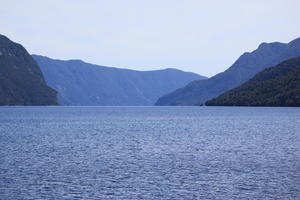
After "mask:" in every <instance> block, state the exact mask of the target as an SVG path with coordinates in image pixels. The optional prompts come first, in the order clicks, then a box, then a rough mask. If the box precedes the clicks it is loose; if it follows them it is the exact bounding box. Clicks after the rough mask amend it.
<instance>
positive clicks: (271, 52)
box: [156, 38, 300, 106]
mask: <svg viewBox="0 0 300 200" xmlns="http://www.w3.org/2000/svg"><path fill="white" fill-rule="evenodd" d="M296 56H300V38H298V39H295V40H293V41H291V42H290V43H288V44H285V43H279V42H273V43H262V44H261V45H259V47H258V48H257V49H256V50H254V51H253V52H250V53H248V52H247V53H244V54H243V55H242V56H240V58H239V59H238V60H237V61H236V62H235V63H234V64H233V65H232V66H231V67H230V68H228V69H227V70H225V71H224V72H222V73H219V74H217V75H215V76H213V77H211V78H209V79H206V80H200V81H193V82H191V83H189V84H188V85H187V86H185V87H183V88H181V89H177V90H175V91H173V92H171V93H169V94H167V95H164V96H162V97H160V98H159V99H158V101H157V102H156V105H158V106H176V105H201V104H203V103H204V102H206V101H207V100H209V99H212V98H214V97H217V96H218V95H220V94H222V93H224V92H226V91H228V90H230V89H233V88H235V87H237V86H239V85H241V84H242V83H244V82H246V81H247V80H249V79H250V78H252V77H253V76H254V75H255V74H257V73H258V72H260V71H262V70H264V69H266V68H268V67H271V66H274V65H277V64H279V63H280V62H282V61H284V60H287V59H290V58H293V57H296Z"/></svg>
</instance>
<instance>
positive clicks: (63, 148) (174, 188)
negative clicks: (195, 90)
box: [0, 107, 300, 200]
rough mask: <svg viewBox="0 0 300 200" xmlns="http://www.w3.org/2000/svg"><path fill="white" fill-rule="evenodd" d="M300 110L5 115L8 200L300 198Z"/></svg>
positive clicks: (0, 186) (2, 168)
mask: <svg viewBox="0 0 300 200" xmlns="http://www.w3.org/2000/svg"><path fill="white" fill-rule="evenodd" d="M299 185H300V108H266V107H252V108H249V107H0V199H1V200H2V199H3V200H5V199H85V200H86V199H133V200H135V199H211V200H213V199H214V200H215V199H220V200H227V199H228V200H229V199H230V200H231V199H234V200H235V199H236V200H237V199H264V200H265V199H295V200H296V199H300V187H299Z"/></svg>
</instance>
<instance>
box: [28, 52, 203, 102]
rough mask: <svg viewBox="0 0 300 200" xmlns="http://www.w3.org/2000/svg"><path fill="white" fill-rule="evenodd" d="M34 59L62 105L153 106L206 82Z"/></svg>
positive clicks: (185, 75) (190, 76)
mask: <svg viewBox="0 0 300 200" xmlns="http://www.w3.org/2000/svg"><path fill="white" fill-rule="evenodd" d="M33 58H34V59H35V60H36V62H37V63H38V65H39V66H40V68H41V70H42V72H43V74H44V77H45V80H46V82H47V84H48V85H49V86H50V87H52V88H54V89H55V90H57V91H58V99H59V103H60V104H61V105H85V106H136V105H153V104H154V103H155V101H156V100H157V99H158V97H160V96H161V95H163V94H166V93H168V92H171V91H173V90H175V89H177V88H180V87H183V86H184V85H186V84H187V83H189V82H190V81H193V80H200V79H205V78H206V77H203V76H200V75H198V74H194V73H190V72H183V71H180V70H177V69H165V70H157V71H134V70H128V69H119V68H112V67H104V66H98V65H93V64H89V63H85V62H83V61H80V60H68V61H62V60H54V59H50V58H47V57H44V56H38V55H33Z"/></svg>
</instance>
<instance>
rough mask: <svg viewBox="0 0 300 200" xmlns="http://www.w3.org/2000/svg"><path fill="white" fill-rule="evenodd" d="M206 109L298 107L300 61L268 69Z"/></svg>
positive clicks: (283, 63)
mask: <svg viewBox="0 0 300 200" xmlns="http://www.w3.org/2000/svg"><path fill="white" fill-rule="evenodd" d="M206 105H208V106H300V57H297V58H292V59H290V60H287V61H284V62H282V63H280V64H278V65H277V66H275V67H271V68H267V69H265V70H263V71H262V72H260V73H258V74H257V75H255V76H254V77H253V78H252V79H250V80H249V81H247V82H245V83H244V84H242V85H241V86H239V87H237V88H235V89H232V90H230V91H227V92H225V93H223V94H221V95H220V96H218V97H217V98H214V99H212V100H209V101H207V102H206Z"/></svg>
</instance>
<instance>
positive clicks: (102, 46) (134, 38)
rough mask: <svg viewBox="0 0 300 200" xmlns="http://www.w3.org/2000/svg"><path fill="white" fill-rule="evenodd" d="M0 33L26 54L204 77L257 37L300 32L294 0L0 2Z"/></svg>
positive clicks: (284, 37) (282, 37) (299, 2)
mask: <svg viewBox="0 0 300 200" xmlns="http://www.w3.org/2000/svg"><path fill="white" fill-rule="evenodd" d="M0 2H1V7H0V30H1V32H0V33H1V34H4V35H6V36H8V37H9V38H10V39H12V40H14V41H16V42H19V43H21V44H23V45H24V47H25V48H26V49H27V50H28V51H29V52H30V53H32V54H41V55H45V56H48V57H52V58H57V59H81V60H84V61H86V62H91V63H95V64H99V65H107V66H115V67H123V68H130V69H137V70H150V69H161V68H169V67H174V68H178V69H182V70H185V71H192V72H197V73H199V74H202V75H207V76H211V75H214V74H216V73H218V72H221V71H224V70H225V69H226V68H228V67H229V66H230V65H231V64H232V63H233V62H234V61H235V60H236V59H237V58H238V57H239V56H240V55H241V54H242V53H243V52H245V51H252V50H254V49H256V48H257V46H258V45H259V44H260V43H261V42H273V41H280V42H289V41H290V40H293V39H295V38H297V37H300V12H299V8H300V0H248V1H243V0H207V1H202V0H147V1H146V0H106V1H104V0H81V1H79V0H48V1H47V0H43V1H41V0H35V1H34V0H6V1H5V0H0Z"/></svg>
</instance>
